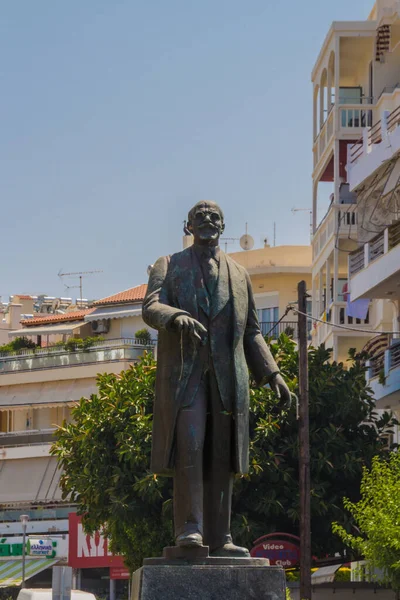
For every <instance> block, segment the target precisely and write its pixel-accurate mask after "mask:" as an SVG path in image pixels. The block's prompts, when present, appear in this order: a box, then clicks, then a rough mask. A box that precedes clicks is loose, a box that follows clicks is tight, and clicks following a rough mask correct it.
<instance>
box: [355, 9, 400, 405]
mask: <svg viewBox="0 0 400 600" xmlns="http://www.w3.org/2000/svg"><path fill="white" fill-rule="evenodd" d="M372 18H373V21H372V22H373V23H374V26H375V38H374V39H375V45H374V47H373V48H372V52H370V56H369V57H368V56H365V57H364V59H363V60H364V63H365V61H367V60H370V61H371V64H372V68H371V73H372V79H373V85H372V90H373V94H374V104H373V106H372V117H371V121H370V122H369V123H368V124H366V126H365V127H363V129H362V132H361V133H362V135H361V136H360V138H359V139H358V140H357V141H356V143H354V144H353V145H351V146H349V148H348V155H347V173H348V182H349V187H350V190H351V192H352V193H354V194H355V197H356V200H357V204H356V206H357V212H358V225H357V241H358V244H357V249H356V250H354V251H353V252H352V253H351V254H350V256H349V274H350V281H349V290H350V294H351V299H352V300H356V301H357V300H362V299H364V300H365V299H369V300H370V301H371V302H372V306H375V307H376V310H380V312H381V314H383V315H385V330H386V331H387V332H388V334H387V335H384V336H379V337H375V338H374V340H372V341H371V343H370V345H369V346H370V354H371V355H372V358H371V361H370V369H369V373H368V376H369V383H370V385H371V387H372V389H373V391H374V395H375V399H376V403H377V407H378V408H388V407H389V408H392V409H395V410H396V411H399V409H400V345H399V343H400V340H399V337H400V336H399V333H398V331H399V303H400V128H399V125H400V2H396V1H395V0H385V1H384V2H383V1H379V0H378V2H377V4H376V5H375V7H374V10H373V12H372Z"/></svg>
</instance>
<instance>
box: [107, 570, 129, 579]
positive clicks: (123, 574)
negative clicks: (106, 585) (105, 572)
mask: <svg viewBox="0 0 400 600" xmlns="http://www.w3.org/2000/svg"><path fill="white" fill-rule="evenodd" d="M129 578H130V573H129V569H127V568H126V567H110V579H129Z"/></svg>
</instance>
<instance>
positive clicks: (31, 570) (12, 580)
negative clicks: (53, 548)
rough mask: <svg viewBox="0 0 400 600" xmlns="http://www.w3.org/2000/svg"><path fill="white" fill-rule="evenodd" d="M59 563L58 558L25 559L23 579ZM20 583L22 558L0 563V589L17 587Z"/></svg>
mask: <svg viewBox="0 0 400 600" xmlns="http://www.w3.org/2000/svg"><path fill="white" fill-rule="evenodd" d="M58 561H59V559H58V558H30V557H29V556H27V557H26V558H25V579H30V577H33V576H34V575H37V574H38V573H41V571H45V570H46V569H48V568H49V567H52V566H53V565H55V564H56V563H57V562H58ZM21 583H22V558H16V559H13V560H5V561H3V560H2V561H0V587H8V586H19V585H21Z"/></svg>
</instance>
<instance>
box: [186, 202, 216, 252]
mask: <svg viewBox="0 0 400 600" xmlns="http://www.w3.org/2000/svg"><path fill="white" fill-rule="evenodd" d="M187 228H188V229H189V231H190V232H191V233H192V234H193V237H194V243H195V244H207V245H217V244H218V240H219V237H220V235H221V234H222V232H223V231H224V229H225V224H224V213H223V212H222V210H221V209H220V207H219V206H218V204H216V203H215V202H211V201H209V200H202V201H200V202H198V203H197V204H195V205H194V206H193V208H192V209H191V210H190V211H189V214H188V222H187Z"/></svg>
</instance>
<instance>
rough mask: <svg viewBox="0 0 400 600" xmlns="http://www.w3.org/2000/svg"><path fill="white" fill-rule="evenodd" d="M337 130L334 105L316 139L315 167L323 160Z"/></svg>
mask: <svg viewBox="0 0 400 600" xmlns="http://www.w3.org/2000/svg"><path fill="white" fill-rule="evenodd" d="M334 130H335V110H334V106H332V108H331V110H330V111H329V114H328V116H327V118H326V120H325V122H324V124H323V125H322V127H321V130H320V132H319V134H318V135H317V137H316V138H315V141H314V167H316V166H317V164H318V163H319V161H320V160H321V157H322V155H323V154H324V152H325V149H326V148H327V146H328V145H329V142H330V141H331V139H332V138H333V133H334Z"/></svg>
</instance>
